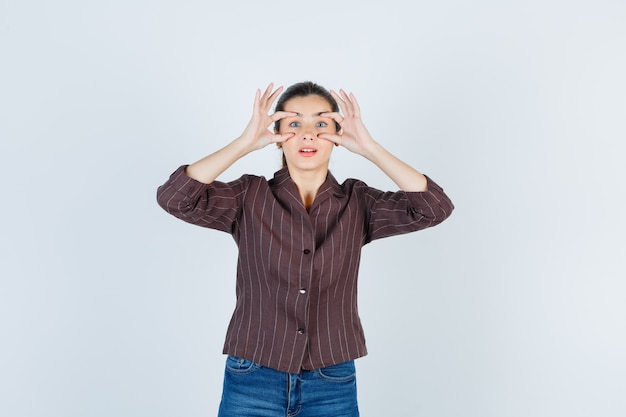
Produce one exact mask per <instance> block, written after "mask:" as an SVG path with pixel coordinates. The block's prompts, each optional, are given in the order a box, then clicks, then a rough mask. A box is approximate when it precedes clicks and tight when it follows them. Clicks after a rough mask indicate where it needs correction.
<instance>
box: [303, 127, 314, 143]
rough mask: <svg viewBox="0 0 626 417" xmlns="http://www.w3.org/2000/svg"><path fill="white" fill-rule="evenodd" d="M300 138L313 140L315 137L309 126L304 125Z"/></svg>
mask: <svg viewBox="0 0 626 417" xmlns="http://www.w3.org/2000/svg"><path fill="white" fill-rule="evenodd" d="M302 139H308V140H313V139H315V131H314V130H313V128H311V127H306V128H305V129H304V131H303V132H302Z"/></svg>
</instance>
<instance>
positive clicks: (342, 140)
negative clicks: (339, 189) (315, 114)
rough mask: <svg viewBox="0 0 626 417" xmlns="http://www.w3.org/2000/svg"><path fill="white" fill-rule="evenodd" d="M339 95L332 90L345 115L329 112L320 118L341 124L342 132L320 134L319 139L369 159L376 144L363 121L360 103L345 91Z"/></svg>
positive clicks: (341, 91) (340, 91)
mask: <svg viewBox="0 0 626 417" xmlns="http://www.w3.org/2000/svg"><path fill="white" fill-rule="evenodd" d="M339 93H340V94H337V93H336V92H334V91H332V90H331V92H330V94H331V95H332V96H333V98H334V99H335V100H336V101H337V104H339V108H340V109H341V112H342V113H343V115H341V114H339V113H338V112H329V113H322V114H321V115H320V116H323V117H329V118H331V119H333V120H334V121H336V122H337V123H339V125H340V126H341V130H340V131H339V132H337V133H336V134H333V133H320V134H319V135H318V137H319V138H321V139H326V140H329V141H331V142H333V143H334V144H335V145H337V146H339V145H341V146H343V147H345V148H347V149H348V150H349V151H351V152H354V153H356V154H358V155H361V156H365V157H367V155H368V153H369V152H370V151H371V149H372V147H373V145H375V144H376V142H375V141H374V139H373V138H372V136H371V135H370V133H369V132H368V131H367V128H366V127H365V125H364V124H363V121H362V120H361V109H360V107H359V103H358V102H357V101H356V97H354V94H352V93H350V94H349V95H348V94H346V92H345V91H343V90H339Z"/></svg>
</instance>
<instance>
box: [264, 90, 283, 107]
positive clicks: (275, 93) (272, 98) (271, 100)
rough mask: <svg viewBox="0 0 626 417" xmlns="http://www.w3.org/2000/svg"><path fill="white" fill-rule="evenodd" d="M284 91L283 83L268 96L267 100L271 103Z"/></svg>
mask: <svg viewBox="0 0 626 417" xmlns="http://www.w3.org/2000/svg"><path fill="white" fill-rule="evenodd" d="M282 91H283V86H282V85H281V86H280V87H278V88H277V89H276V90H274V92H273V93H272V94H270V96H269V97H268V98H267V101H268V102H269V104H270V105H271V104H272V103H273V102H274V100H276V98H277V97H278V96H279V95H280V93H281V92H282Z"/></svg>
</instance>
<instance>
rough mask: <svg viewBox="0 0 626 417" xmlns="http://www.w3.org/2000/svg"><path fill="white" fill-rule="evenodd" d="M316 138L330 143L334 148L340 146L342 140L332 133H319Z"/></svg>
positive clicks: (339, 136)
mask: <svg viewBox="0 0 626 417" xmlns="http://www.w3.org/2000/svg"><path fill="white" fill-rule="evenodd" d="M317 137H318V138H320V139H324V140H327V141H330V142H332V143H334V144H335V145H336V146H339V145H341V140H342V137H341V135H335V134H332V133H320V134H319V135H317Z"/></svg>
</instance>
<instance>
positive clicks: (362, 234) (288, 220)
mask: <svg viewBox="0 0 626 417" xmlns="http://www.w3.org/2000/svg"><path fill="white" fill-rule="evenodd" d="M157 200H158V203H159V204H160V205H161V207H163V208H164V209H165V210H166V211H167V212H168V213H170V214H172V215H174V216H176V217H178V218H180V219H182V220H184V221H186V222H189V223H193V224H195V225H198V226H203V227H208V228H212V229H216V230H221V231H223V232H227V233H230V234H231V235H232V236H233V238H234V240H235V242H236V244H237V246H238V248H239V257H238V262H237V285H236V295H237V302H236V306H235V311H234V313H233V316H232V319H231V321H230V324H229V326H228V331H227V334H226V342H225V344H224V353H226V354H230V355H235V356H240V357H242V358H246V359H249V360H252V361H254V362H257V363H259V364H261V365H263V366H267V367H270V368H273V369H277V370H280V371H284V372H291V373H297V372H299V371H300V370H301V369H316V368H321V367H325V366H329V365H333V364H337V363H341V362H345V361H348V360H352V359H356V358H358V357H361V356H364V355H366V354H367V351H366V348H365V337H364V335H363V328H362V327H361V321H360V319H359V315H358V311H357V276H358V269H359V260H360V256H361V247H362V246H363V245H365V244H366V243H369V242H371V241H372V240H375V239H380V238H383V237H387V236H393V235H398V234H402V233H408V232H412V231H415V230H420V229H424V228H426V227H430V226H434V225H436V224H438V223H441V222H442V221H443V220H445V219H446V218H447V217H448V216H449V215H450V213H451V212H452V210H453V208H454V207H453V205H452V202H451V201H450V199H449V198H448V197H447V196H446V195H445V193H444V192H443V190H442V189H441V187H439V186H438V185H437V184H435V183H434V182H433V181H432V180H430V179H429V178H428V191H425V192H402V191H399V192H383V191H380V190H377V189H374V188H371V187H368V186H367V185H366V184H365V183H363V182H362V181H358V180H354V179H348V180H346V181H345V182H344V183H343V184H339V183H338V182H337V181H336V180H335V178H334V177H333V176H332V174H330V173H329V174H328V177H327V179H326V181H325V182H324V184H323V185H322V186H321V187H320V189H319V190H318V193H317V196H316V197H315V200H314V201H313V204H312V205H311V207H310V208H309V209H308V210H307V209H306V208H305V207H304V205H303V204H302V200H301V199H300V196H299V193H298V189H297V187H296V185H295V183H294V182H293V181H292V180H291V177H290V176H289V171H288V170H287V169H286V168H283V169H282V170H280V171H278V172H276V173H275V174H274V178H273V179H271V180H269V181H268V180H266V179H265V178H264V177H258V176H253V175H244V176H242V177H241V178H239V179H237V180H235V181H232V182H228V183H225V182H220V181H214V182H212V183H211V184H208V185H207V184H203V183H201V182H198V181H195V180H193V179H191V178H189V177H187V176H186V175H185V166H182V167H180V168H179V169H177V170H176V171H175V172H174V173H173V174H172V175H171V177H170V178H169V180H168V181H167V182H165V184H163V185H162V186H161V187H159V189H158V191H157Z"/></svg>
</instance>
